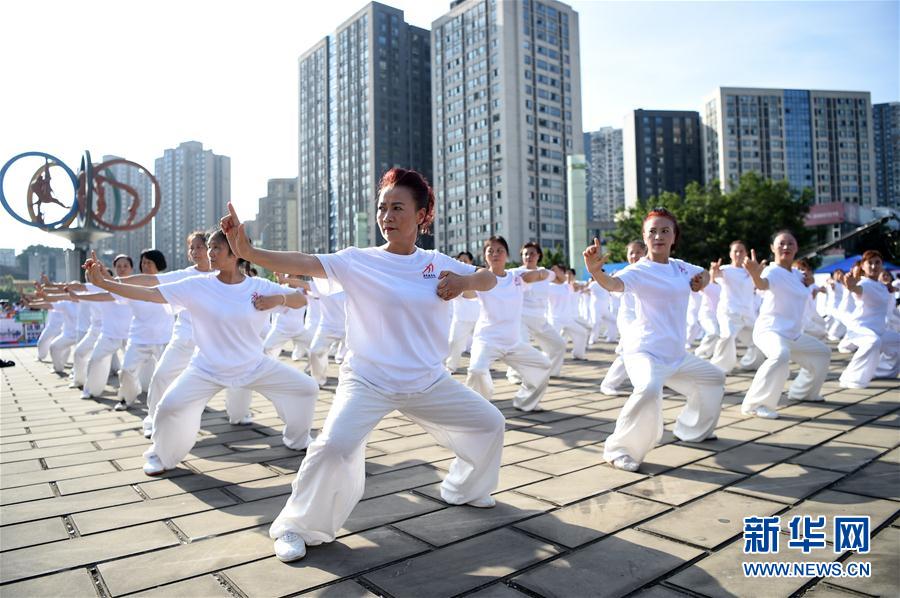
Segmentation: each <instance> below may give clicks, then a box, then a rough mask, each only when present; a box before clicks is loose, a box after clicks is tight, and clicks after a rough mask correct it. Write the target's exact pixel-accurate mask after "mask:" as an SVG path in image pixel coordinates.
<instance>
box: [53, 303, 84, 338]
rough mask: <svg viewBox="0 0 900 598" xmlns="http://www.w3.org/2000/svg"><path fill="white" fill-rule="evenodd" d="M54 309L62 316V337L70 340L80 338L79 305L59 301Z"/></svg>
mask: <svg viewBox="0 0 900 598" xmlns="http://www.w3.org/2000/svg"><path fill="white" fill-rule="evenodd" d="M54 309H58V310H59V312H60V313H61V314H62V320H63V324H62V333H61V334H62V335H63V336H66V337H69V338H78V304H77V303H75V302H74V301H68V300H64V301H57V302H56V303H55V304H54Z"/></svg>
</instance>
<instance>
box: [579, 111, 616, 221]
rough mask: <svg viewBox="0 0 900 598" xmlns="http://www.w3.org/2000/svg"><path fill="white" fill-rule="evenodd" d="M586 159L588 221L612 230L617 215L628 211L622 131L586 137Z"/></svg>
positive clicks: (609, 130) (606, 129) (608, 129)
mask: <svg viewBox="0 0 900 598" xmlns="http://www.w3.org/2000/svg"><path fill="white" fill-rule="evenodd" d="M584 156H585V163H586V166H587V173H586V185H587V189H586V191H587V205H588V219H589V220H590V221H594V222H597V223H599V224H600V225H601V227H602V228H603V229H604V230H611V229H612V228H614V223H613V218H614V217H615V215H616V212H617V211H618V210H621V209H622V208H624V207H625V167H624V154H623V150H622V129H614V128H613V127H603V128H601V129H599V130H597V131H594V132H592V133H585V134H584Z"/></svg>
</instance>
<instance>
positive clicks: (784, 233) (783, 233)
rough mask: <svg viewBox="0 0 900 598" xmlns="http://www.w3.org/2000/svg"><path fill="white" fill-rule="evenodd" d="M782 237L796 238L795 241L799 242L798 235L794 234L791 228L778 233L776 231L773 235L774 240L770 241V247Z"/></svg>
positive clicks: (781, 229) (780, 230) (779, 230)
mask: <svg viewBox="0 0 900 598" xmlns="http://www.w3.org/2000/svg"><path fill="white" fill-rule="evenodd" d="M780 235H790V236H792V237H793V238H794V241H796V240H797V235H795V234H794V231H792V230H791V229H789V228H780V229H778V230H777V231H775V232H774V233H772V238H771V239H769V245H771V244H772V243H774V242H775V239H777V238H778V237H779V236H780ZM798 244H799V243H798Z"/></svg>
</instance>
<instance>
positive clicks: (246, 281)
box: [85, 231, 318, 475]
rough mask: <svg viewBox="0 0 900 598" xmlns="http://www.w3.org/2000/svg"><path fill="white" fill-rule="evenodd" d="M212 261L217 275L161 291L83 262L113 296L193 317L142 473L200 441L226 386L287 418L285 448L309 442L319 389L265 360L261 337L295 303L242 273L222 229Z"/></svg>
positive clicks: (212, 242) (175, 459)
mask: <svg viewBox="0 0 900 598" xmlns="http://www.w3.org/2000/svg"><path fill="white" fill-rule="evenodd" d="M209 263H210V268H212V269H213V270H218V272H217V273H212V272H211V273H209V274H201V275H199V276H191V277H188V278H184V279H183V280H180V281H178V282H172V283H167V284H161V285H159V286H158V287H141V286H137V285H129V284H123V283H120V282H114V281H111V280H105V279H103V277H102V276H101V274H100V266H99V263H95V262H94V261H93V260H88V261H87V262H86V263H85V270H86V271H87V272H88V276H89V278H90V280H91V282H93V283H94V284H96V285H97V286H98V287H100V288H102V289H105V290H106V291H109V292H110V293H115V294H117V295H122V296H125V297H129V298H130V299H132V300H134V301H146V302H153V303H156V304H158V305H159V304H164V303H169V304H172V305H175V306H177V307H181V308H182V309H186V310H188V311H190V312H191V322H192V325H193V337H194V342H195V343H196V344H197V350H196V351H195V353H194V355H193V357H191V362H190V364H189V365H188V367H187V368H186V369H185V370H184V371H183V372H182V373H181V375H180V376H178V378H177V379H176V380H175V382H173V383H172V385H171V386H170V387H169V388H168V390H166V393H165V394H164V395H163V397H162V399H161V400H160V402H159V405H157V408H156V416H155V417H154V419H153V436H152V441H153V444H152V445H151V446H150V448H149V449H147V451H146V452H145V453H144V457H145V458H146V460H147V461H146V463H145V464H144V473H146V474H147V475H157V474H160V473H162V472H163V471H165V470H167V469H172V468H173V467H175V466H176V465H178V463H179V462H180V461H181V460H182V459H183V458H184V457H185V455H187V454H188V452H189V451H190V450H191V448H192V447H193V446H194V443H195V442H196V440H197V432H198V431H199V430H200V417H201V414H202V413H203V408H204V407H205V406H206V404H207V403H208V402H209V400H210V399H211V398H212V397H213V396H214V395H215V394H216V393H218V392H219V391H220V390H223V389H225V388H229V387H236V388H242V387H246V388H249V389H251V390H255V391H256V392H258V393H260V394H262V395H263V396H264V397H266V398H267V399H269V400H270V401H272V403H274V405H275V409H276V411H277V412H278V415H279V417H281V419H282V420H283V421H284V430H283V432H282V438H283V441H284V445H285V446H287V447H288V448H291V449H294V450H302V449H304V448H306V446H307V445H308V444H309V441H310V437H309V429H310V426H311V425H312V418H313V410H314V408H315V402H316V396H317V395H318V388H316V385H315V383H314V382H313V381H312V379H311V378H310V377H309V376H307V375H305V374H303V373H301V372H299V371H297V370H296V369H294V368H292V367H290V366H288V365H286V364H283V363H281V362H278V361H276V360H274V359H272V358H271V357H268V356H267V355H265V354H264V353H263V350H262V338H261V337H260V336H259V330H260V328H261V324H262V322H263V321H265V320H267V319H268V317H269V313H268V310H270V309H272V308H274V307H276V306H278V305H285V304H288V305H290V303H291V301H292V298H291V297H289V296H287V295H284V294H283V293H282V292H281V290H282V289H281V287H279V286H278V285H277V284H275V283H274V282H271V281H269V280H266V279H264V278H250V277H247V276H245V275H244V274H242V273H241V272H240V271H239V269H238V258H237V256H235V255H234V254H233V253H232V252H231V250H230V249H229V246H228V242H227V240H226V239H225V235H224V233H222V232H221V231H216V232H215V233H213V234H212V236H211V237H210V238H209Z"/></svg>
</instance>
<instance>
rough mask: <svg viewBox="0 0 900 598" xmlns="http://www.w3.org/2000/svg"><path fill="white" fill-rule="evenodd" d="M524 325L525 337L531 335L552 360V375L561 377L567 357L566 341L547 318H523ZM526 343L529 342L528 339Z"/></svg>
mask: <svg viewBox="0 0 900 598" xmlns="http://www.w3.org/2000/svg"><path fill="white" fill-rule="evenodd" d="M522 325H523V327H524V328H525V335H526V336H527V335H528V334H529V333H530V334H531V336H532V337H533V338H534V341H535V342H536V343H537V345H538V347H540V349H541V351H542V352H543V353H544V355H546V356H547V359H549V360H550V375H551V376H557V375H559V372H560V370H562V364H563V359H564V358H565V356H566V341H565V340H564V339H563V337H562V336H560V334H559V332H557V331H556V329H555V328H554V327H553V326H551V325H550V323H549V322H548V321H547V320H546V319H545V318H541V317H532V316H522ZM525 342H528V339H527V338H526V339H525Z"/></svg>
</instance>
